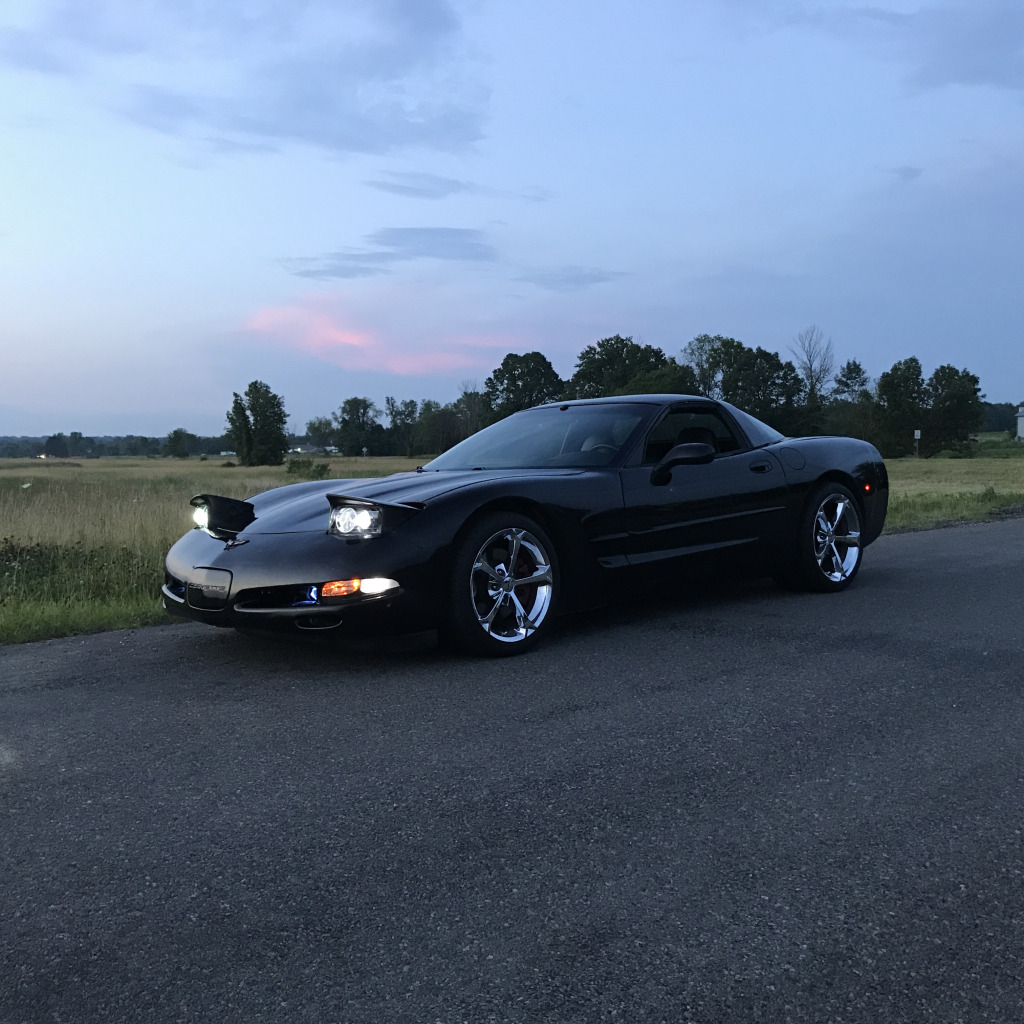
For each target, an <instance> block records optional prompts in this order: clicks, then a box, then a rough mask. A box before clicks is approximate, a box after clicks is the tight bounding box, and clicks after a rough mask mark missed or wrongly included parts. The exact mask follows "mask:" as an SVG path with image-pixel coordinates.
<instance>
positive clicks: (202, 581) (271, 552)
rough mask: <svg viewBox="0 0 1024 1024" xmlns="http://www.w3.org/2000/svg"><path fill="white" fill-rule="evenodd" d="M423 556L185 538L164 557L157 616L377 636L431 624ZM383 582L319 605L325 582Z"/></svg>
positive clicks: (321, 537) (349, 544) (310, 541)
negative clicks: (386, 583) (374, 590)
mask: <svg viewBox="0 0 1024 1024" xmlns="http://www.w3.org/2000/svg"><path fill="white" fill-rule="evenodd" d="M432 578H437V577H436V575H435V574H434V572H433V570H432V569H431V567H430V566H429V565H428V564H427V560H426V558H425V554H424V552H423V551H422V549H420V548H419V547H417V546H416V545H413V544H411V543H410V542H409V541H407V540H404V539H402V538H400V537H396V536H383V537H375V538H372V539H368V540H345V539H339V538H336V537H331V536H328V535H326V534H325V533H320V532H318V533H293V534H256V535H253V536H250V537H245V538H244V540H242V541H241V542H238V541H236V542H233V543H232V542H228V543H225V542H224V541H222V540H217V539H215V538H213V537H211V536H209V535H208V534H206V533H204V532H202V531H201V530H192V531H190V532H189V533H187V534H186V535H185V536H184V537H182V538H181V540H179V541H178V542H177V543H176V544H175V545H174V547H172V548H171V550H170V551H169V552H168V555H167V560H166V564H165V579H164V585H163V587H162V588H161V592H162V598H163V606H164V609H165V610H166V611H167V612H168V613H169V614H171V615H175V616H179V617H182V618H187V619H194V620H196V621H199V622H205V623H207V624H209V625H212V626H224V627H228V628H235V629H252V630H274V631H285V632H310V631H323V630H337V631H340V632H344V633H350V632H359V633H368V632H375V633H386V632H407V631H409V630H419V629H429V628H432V627H434V626H436V625H438V624H439V609H438V602H437V601H436V600H430V598H429V585H428V582H427V581H429V580H430V579H432ZM349 579H360V580H365V579H388V580H393V581H395V582H396V583H397V584H398V585H397V586H396V587H393V588H390V589H388V590H386V591H385V592H383V593H380V594H365V593H363V592H362V591H361V590H360V591H357V592H356V593H353V594H350V595H348V596H346V597H342V598H335V599H327V600H325V599H324V598H323V597H322V594H321V588H322V586H323V584H324V583H326V582H328V581H330V580H349Z"/></svg>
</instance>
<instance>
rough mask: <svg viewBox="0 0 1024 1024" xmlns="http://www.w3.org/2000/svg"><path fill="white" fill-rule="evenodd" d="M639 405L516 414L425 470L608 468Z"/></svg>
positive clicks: (637, 418)
mask: <svg viewBox="0 0 1024 1024" xmlns="http://www.w3.org/2000/svg"><path fill="white" fill-rule="evenodd" d="M650 413H651V407H650V406H644V405H629V404H622V405H618V404H615V405H562V406H544V407H542V408H539V409H527V410H526V411H525V412H517V413H515V414H513V415H512V416H509V417H507V418H506V419H503V420H500V421H499V422H498V423H494V424H492V425H491V426H489V427H486V428H484V429H483V430H481V431H480V432H479V433H477V434H474V435H473V436H472V437H468V438H466V440H465V441H462V442H461V443H459V444H457V445H455V447H454V448H450V449H449V450H448V451H446V452H445V453H444V454H443V455H439V456H438V457H437V458H436V459H434V460H433V461H431V462H428V463H427V464H426V465H425V466H424V467H423V468H424V469H425V470H446V469H540V468H551V467H557V468H577V469H586V468H592V467H596V466H610V465H611V464H612V463H613V462H615V461H617V459H618V457H619V454H620V453H621V451H622V449H623V446H624V445H625V444H626V442H627V441H628V440H629V439H630V437H631V435H632V434H633V432H634V430H636V428H637V426H638V425H639V424H640V422H641V421H642V420H643V419H644V418H645V417H646V416H649V415H650Z"/></svg>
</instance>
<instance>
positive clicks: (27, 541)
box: [0, 442, 1024, 643]
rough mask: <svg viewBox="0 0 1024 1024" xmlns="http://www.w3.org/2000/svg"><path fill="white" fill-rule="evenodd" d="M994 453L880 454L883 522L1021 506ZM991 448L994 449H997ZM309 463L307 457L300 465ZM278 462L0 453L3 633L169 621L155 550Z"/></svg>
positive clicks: (336, 474) (381, 467)
mask: <svg viewBox="0 0 1024 1024" xmlns="http://www.w3.org/2000/svg"><path fill="white" fill-rule="evenodd" d="M986 450H989V451H991V454H992V457H990V458H988V457H979V458H974V459H960V460H957V459H929V460H923V459H922V460H918V459H897V460H894V461H890V462H889V463H888V467H889V478H890V504H889V519H888V523H887V526H886V529H887V530H888V531H897V530H906V529H924V528H928V527H931V526H936V525H940V524H945V523H949V522H965V521H975V520H979V519H985V518H986V517H990V516H993V515H999V514H1000V513H1001V512H1003V511H1004V510H1006V509H1016V510H1017V511H1024V444H1013V443H1012V442H1010V443H1008V444H993V445H991V447H990V445H988V444H985V445H982V446H981V451H982V452H985V451H986ZM997 453H998V454H997ZM324 461H327V462H328V463H329V469H328V470H327V474H328V476H329V477H331V478H345V477H365V476H384V475H386V474H388V473H395V472H399V471H401V470H406V469H412V468H414V467H415V465H416V464H417V462H418V461H423V460H422V459H419V460H417V459H397V458H396V459H390V458H389V459H384V458H381V459H341V458H335V459H329V460H327V459H322V460H318V463H322V462H324ZM318 463H313V464H310V463H308V462H307V464H306V467H305V469H306V470H307V475H316V471H317V465H318ZM300 479H303V476H297V475H290V474H289V473H288V472H287V469H286V467H284V466H278V467H258V468H256V469H246V468H242V467H238V466H224V465H222V463H221V460H219V459H210V460H207V461H200V460H198V459H189V460H174V459H95V460H90V461H83V462H81V463H75V462H59V461H54V460H36V459H32V460H0V643H21V642H25V641H29V640H42V639H47V638H50V637H57V636H71V635H75V634H78V633H87V632H94V631H97V630H103V629H118V628H124V627H130V626H142V625H149V624H152V623H156V622H163V621H166V615H165V613H164V612H163V611H162V610H161V608H160V603H159V597H158V595H159V590H160V584H161V582H162V579H163V558H164V555H165V554H166V552H167V549H168V548H169V547H170V545H171V544H172V543H173V542H174V541H175V540H176V539H177V538H178V537H180V536H181V534H182V533H184V532H185V531H186V530H187V529H189V528H190V527H191V525H192V522H191V518H190V512H191V509H190V508H189V505H188V500H189V498H191V497H192V495H193V494H199V493H203V492H207V493H214V494H225V495H228V496H229V497H235V498H244V497H247V496H248V495H250V494H254V493H257V492H259V491H264V490H267V489H268V488H271V487H277V486H280V485H282V484H286V483H294V482H296V481H297V480H300Z"/></svg>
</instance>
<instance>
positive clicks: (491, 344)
mask: <svg viewBox="0 0 1024 1024" xmlns="http://www.w3.org/2000/svg"><path fill="white" fill-rule="evenodd" d="M338 306H339V300H338V298H337V296H333V295H319V296H307V297H305V298H303V299H302V300H301V301H300V302H298V303H296V304H295V305H291V306H276V307H268V308H265V309H261V310H259V311H258V312H257V313H255V314H254V315H253V316H251V317H250V318H249V320H248V321H247V322H246V323H245V325H244V330H245V332H246V333H247V334H249V335H252V336H258V337H262V338H263V339H265V340H267V341H270V342H271V343H273V344H275V345H280V346H284V347H286V348H291V349H296V350H298V351H300V352H305V353H307V354H309V355H313V356H315V357H317V358H318V359H322V360H323V361H324V362H328V363H331V364H333V365H336V366H340V367H342V368H343V369H347V370H376V371H385V372H387V373H396V374H402V375H404V376H419V375H424V374H442V373H450V372H452V371H456V370H476V371H479V370H482V369H490V367H491V365H492V363H493V350H494V349H495V348H496V347H500V346H501V345H502V344H504V339H501V340H497V339H492V338H487V337H479V338H475V337H461V338H448V339H442V340H441V341H439V342H433V341H432V347H431V348H430V349H429V350H424V349H422V348H420V347H419V346H418V344H417V342H416V341H415V340H410V339H409V338H408V337H407V336H404V335H403V336H397V335H396V336H384V335H383V334H382V333H374V332H370V331H366V330H361V329H355V328H352V327H350V326H346V325H345V321H346V316H345V314H344V312H343V311H342V310H340V309H339V308H338Z"/></svg>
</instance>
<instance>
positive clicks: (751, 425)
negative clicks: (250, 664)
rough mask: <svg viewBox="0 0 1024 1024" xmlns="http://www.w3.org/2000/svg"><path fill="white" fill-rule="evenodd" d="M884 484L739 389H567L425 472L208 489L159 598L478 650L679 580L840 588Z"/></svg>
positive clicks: (874, 460) (254, 624)
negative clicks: (428, 637) (744, 398)
mask: <svg viewBox="0 0 1024 1024" xmlns="http://www.w3.org/2000/svg"><path fill="white" fill-rule="evenodd" d="M888 495H889V483H888V476H887V474H886V470H885V465H884V463H883V462H882V459H881V456H880V455H879V454H878V451H877V450H876V449H875V448H873V447H872V446H871V445H870V444H868V443H867V442H865V441H857V440H853V439H852V438H845V437H805V438H787V437H783V436H782V435H781V434H779V433H778V432H776V431H775V430H773V429H772V428H771V427H768V426H766V425H765V424H764V423H761V422H760V421H759V420H756V419H754V418H753V417H752V416H749V415H747V414H746V413H744V412H741V411H740V410H739V409H736V408H734V407H733V406H731V405H729V404H728V403H726V402H717V401H712V400H710V399H707V398H695V397H689V396H684V395H631V396H626V397H621V398H598V399H590V400H584V401H574V402H562V403H552V404H549V405H542V406H537V407H536V408H533V409H529V410H526V411H524V412H519V413H516V414H515V415H513V416H509V417H508V418H507V419H504V420H501V421H500V422H498V423H495V424H494V425H493V426H490V427H487V428H486V429H484V430H481V431H480V432H479V433H478V434H474V435H473V436H472V437H470V438H468V439H467V440H465V441H463V442H462V443H461V444H458V445H456V446H455V447H454V448H452V449H450V450H449V451H447V452H445V453H444V454H443V455H441V456H439V457H438V458H436V459H434V460H433V461H432V462H429V463H427V464H426V465H425V466H422V467H420V468H419V469H417V470H416V471H415V472H409V473H398V474H396V475H394V476H389V477H384V478H383V479H376V480H331V481H317V482H314V483H301V484H292V485H290V486H286V487H279V488H276V489H275V490H272V491H267V492H266V493H264V494H257V495H255V496H254V497H252V498H250V499H249V500H248V501H238V500H236V499H232V498H224V497H219V496H216V495H210V494H200V495H197V496H196V497H194V498H193V499H192V505H193V506H195V513H194V518H195V521H196V528H195V529H193V530H191V531H190V532H189V533H187V534H186V535H185V536H184V537H182V538H181V540H179V541H178V542H177V543H176V544H175V545H174V547H172V548H171V550H170V552H169V553H168V555H167V565H166V570H167V573H166V582H165V584H164V587H163V601H164V607H165V608H166V609H167V611H169V612H171V613H172V614H175V615H182V616H186V617H188V618H192V619H198V620H200V621H202V622H207V623H210V624H211V625H216V626H231V627H235V628H239V629H243V630H256V631H263V630H271V629H280V630H287V631H291V632H293V633H299V632H306V633H308V632H311V631H316V632H320V633H323V632H325V631H335V632H338V633H349V634H351V633H357V634H365V633H366V632H369V631H371V630H373V631H396V632H409V631H419V630H426V629H433V628H437V629H438V630H440V631H441V635H442V637H444V638H447V639H449V640H451V641H452V642H454V644H455V645H456V646H457V647H459V648H460V649H462V650H464V651H467V652H472V653H480V654H492V655H503V654H515V653H518V652H520V651H524V650H527V649H528V648H530V647H531V646H532V645H533V644H535V643H536V642H537V641H538V640H539V639H540V638H541V637H542V636H543V635H544V633H545V631H546V629H547V628H548V626H549V625H550V623H551V620H552V617H553V616H554V615H555V613H556V612H563V611H570V610H576V609H580V608H583V607H587V606H592V605H597V604H600V603H603V602H604V601H605V600H606V599H607V598H609V597H610V596H611V595H617V594H621V593H623V592H628V589H627V590H624V589H623V588H625V587H627V586H633V587H635V586H637V585H639V586H641V587H642V586H645V585H647V584H648V583H654V582H655V581H659V580H661V581H664V580H666V579H668V580H671V579H674V578H677V577H679V576H681V575H682V574H692V573H720V572H723V571H727V570H729V569H740V570H742V571H744V572H746V573H755V574H762V575H773V576H775V577H776V578H779V579H781V580H784V581H786V582H788V583H791V584H793V585H796V586H799V587H803V588H806V589H812V590H820V591H834V590H842V589H843V588H844V587H846V586H847V585H848V584H849V583H850V581H851V580H852V579H853V578H854V576H855V575H856V574H857V570H858V569H859V568H860V562H861V554H862V552H863V550H864V548H865V547H866V546H867V545H868V544H870V543H871V542H872V541H873V540H875V539H876V538H877V537H878V535H879V534H880V533H881V532H882V526H883V524H884V522H885V513H886V507H887V505H888Z"/></svg>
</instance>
